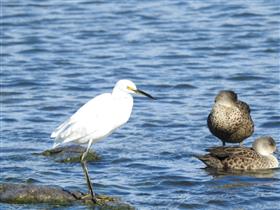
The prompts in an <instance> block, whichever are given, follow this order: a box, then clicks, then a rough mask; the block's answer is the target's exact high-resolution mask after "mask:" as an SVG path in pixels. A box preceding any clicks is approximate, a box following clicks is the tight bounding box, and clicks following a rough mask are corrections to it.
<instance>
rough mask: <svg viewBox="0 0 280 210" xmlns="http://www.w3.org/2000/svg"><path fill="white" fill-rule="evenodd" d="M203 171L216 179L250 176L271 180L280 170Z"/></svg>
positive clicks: (206, 169) (211, 169) (208, 169)
mask: <svg viewBox="0 0 280 210" xmlns="http://www.w3.org/2000/svg"><path fill="white" fill-rule="evenodd" d="M204 170H205V171H206V172H207V173H208V174H209V175H211V176H213V178H216V177H226V176H250V177H256V178H273V177H275V175H277V173H279V171H280V168H274V169H259V170H250V171H242V170H230V171H229V170H227V171H226V170H221V169H213V168H208V167H207V168H204Z"/></svg>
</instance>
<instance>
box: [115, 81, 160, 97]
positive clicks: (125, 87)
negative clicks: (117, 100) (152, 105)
mask: <svg viewBox="0 0 280 210" xmlns="http://www.w3.org/2000/svg"><path fill="white" fill-rule="evenodd" d="M114 89H117V90H120V91H122V92H125V93H130V94H140V95H144V96H146V97H149V98H151V99H155V98H154V97H153V96H151V95H150V94H148V93H145V92H144V91H142V90H139V89H137V87H136V85H135V84H134V83H133V82H132V81H130V80H126V79H122V80H119V81H118V82H117V84H116V85H115V88H114Z"/></svg>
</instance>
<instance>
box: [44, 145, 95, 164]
mask: <svg viewBox="0 0 280 210" xmlns="http://www.w3.org/2000/svg"><path fill="white" fill-rule="evenodd" d="M84 151H85V147H82V146H80V145H69V146H63V147H57V148H54V149H49V150H46V151H44V152H42V153H39V154H40V155H44V156H46V157H50V158H52V159H54V161H56V162H60V163H78V162H80V158H81V155H82V153H83V152H84ZM86 160H87V162H94V161H98V160H100V157H99V156H98V155H97V154H96V152H94V151H93V150H90V151H89V152H88V154H87V157H86Z"/></svg>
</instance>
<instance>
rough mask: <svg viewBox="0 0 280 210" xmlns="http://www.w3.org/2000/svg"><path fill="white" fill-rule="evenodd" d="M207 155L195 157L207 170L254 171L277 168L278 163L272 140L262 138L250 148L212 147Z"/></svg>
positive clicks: (265, 137) (266, 137)
mask: <svg viewBox="0 0 280 210" xmlns="http://www.w3.org/2000/svg"><path fill="white" fill-rule="evenodd" d="M207 151H208V152H209V153H208V154H206V155H202V156H197V158H198V159H200V160H201V161H202V162H204V163H205V164H206V165H207V166H208V167H209V168H215V169H223V170H256V169H269V168H277V167H278V165H279V163H278V160H277V158H276V157H275V156H273V153H274V152H275V151H276V143H275V141H274V139H273V138H271V137H269V136H264V137H260V138H258V139H256V140H255V141H254V143H253V147H252V148H246V147H213V148H210V149H208V150H207Z"/></svg>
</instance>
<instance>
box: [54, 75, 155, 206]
mask: <svg viewBox="0 0 280 210" xmlns="http://www.w3.org/2000/svg"><path fill="white" fill-rule="evenodd" d="M131 94H141V95H144V96H147V97H149V98H151V99H154V98H153V97H152V96H151V95H149V94H147V93H145V92H144V91H142V90H139V89H137V88H136V85H135V84H134V83H133V82H132V81H129V80H119V81H118V82H117V83H116V85H115V87H114V89H113V91H112V93H104V94H101V95H98V96H96V97H95V98H93V99H91V100H90V101H88V102H87V103H86V104H84V105H83V106H82V107H81V108H80V109H79V110H78V111H77V112H76V113H74V114H73V115H72V116H71V117H70V118H69V119H68V120H66V121H65V122H64V123H62V124H61V125H60V126H59V127H58V128H56V129H55V130H54V131H53V133H52V134H51V138H54V141H55V143H54V147H56V146H58V145H60V144H62V143H69V142H71V143H77V144H87V148H86V149H85V152H84V153H83V154H82V156H81V165H82V168H83V171H84V174H85V178H86V182H87V185H88V188H89V191H90V194H91V196H92V200H93V202H96V196H95V193H94V191H93V187H92V183H91V181H90V178H89V174H88V170H87V167H86V159H85V157H86V156H87V153H88V151H89V149H90V147H91V145H92V144H93V143H95V142H97V141H99V140H101V139H104V138H105V137H107V136H109V135H110V134H111V133H112V132H114V131H115V130H116V129H117V128H119V127H120V126H122V125H123V124H125V123H126V122H127V121H128V119H129V117H130V115H131V111H132V107H133V97H132V96H131Z"/></svg>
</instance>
